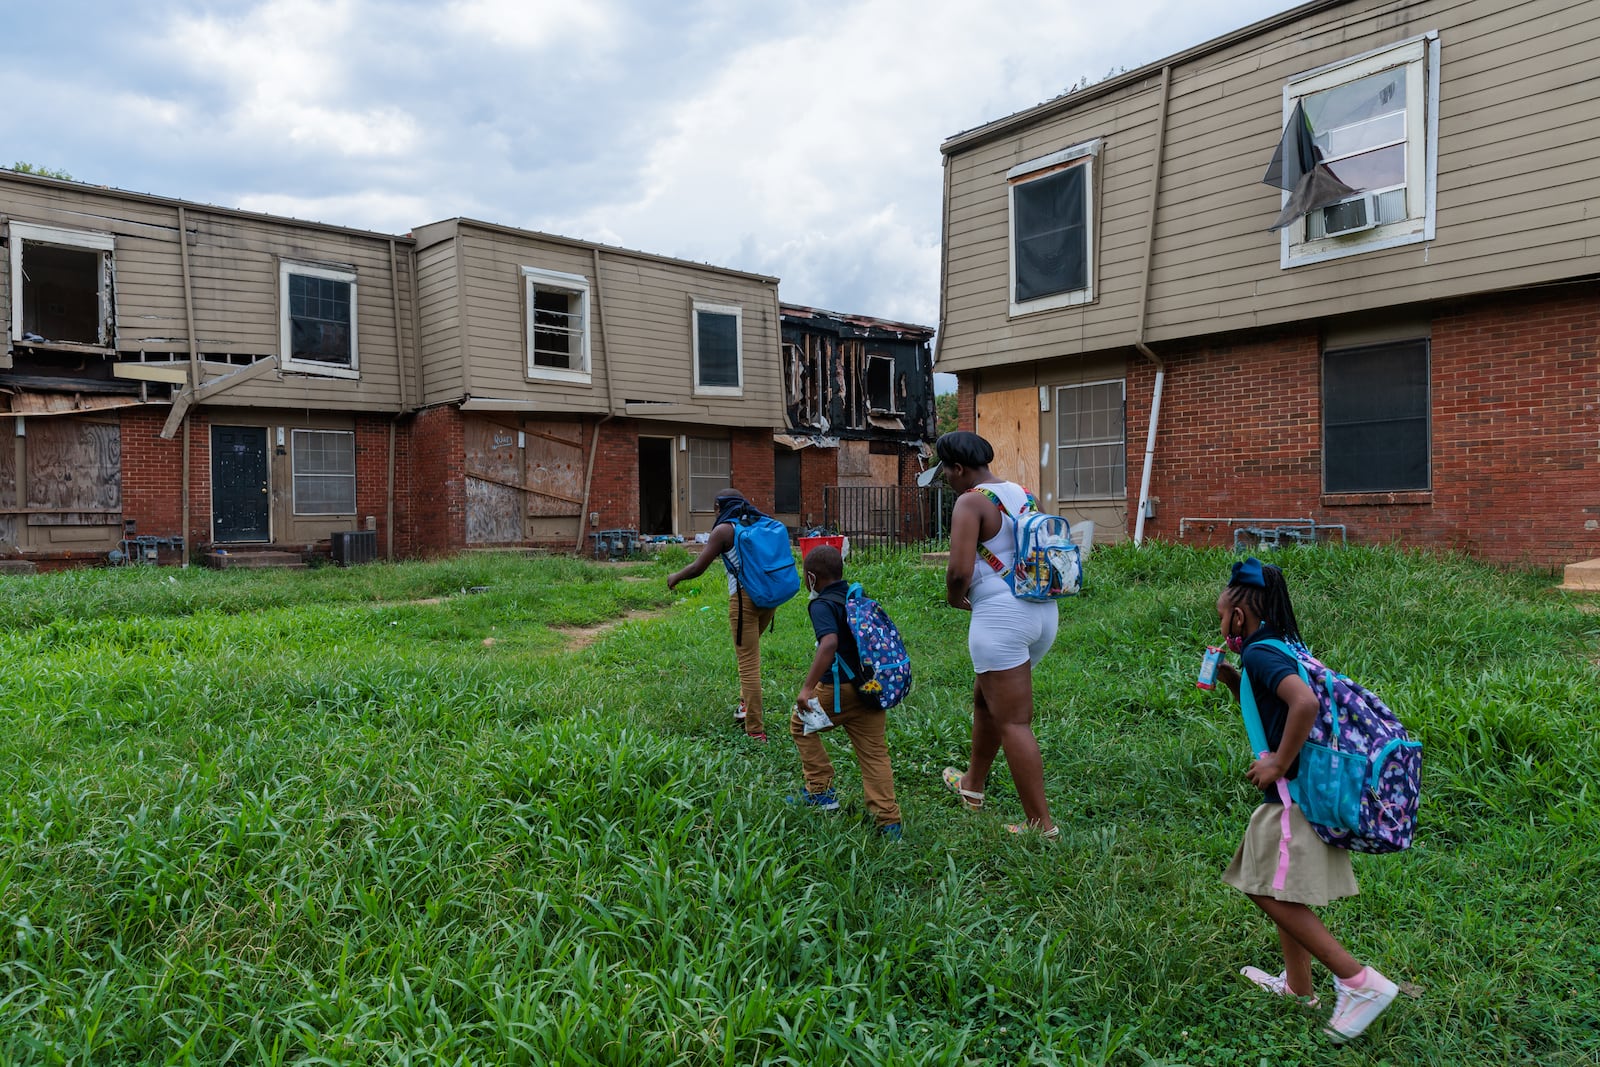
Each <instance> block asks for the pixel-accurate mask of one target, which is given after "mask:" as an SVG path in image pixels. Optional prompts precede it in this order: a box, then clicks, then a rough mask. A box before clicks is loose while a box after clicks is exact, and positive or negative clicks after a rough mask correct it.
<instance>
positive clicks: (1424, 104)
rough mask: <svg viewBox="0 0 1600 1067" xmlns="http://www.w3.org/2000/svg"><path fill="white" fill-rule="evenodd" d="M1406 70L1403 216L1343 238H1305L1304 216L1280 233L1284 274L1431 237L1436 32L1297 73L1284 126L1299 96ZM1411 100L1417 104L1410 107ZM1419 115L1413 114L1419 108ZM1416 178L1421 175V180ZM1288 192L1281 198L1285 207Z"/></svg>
mask: <svg viewBox="0 0 1600 1067" xmlns="http://www.w3.org/2000/svg"><path fill="white" fill-rule="evenodd" d="M1400 66H1404V67H1406V68H1407V71H1406V101H1407V103H1406V217H1405V218H1404V219H1403V220H1401V221H1399V222H1389V223H1384V224H1382V225H1379V226H1374V227H1373V228H1371V229H1369V230H1363V231H1361V232H1359V233H1353V234H1349V235H1347V236H1343V237H1322V238H1318V239H1316V240H1306V239H1305V233H1306V226H1307V221H1306V219H1305V218H1303V217H1302V218H1300V219H1296V220H1295V221H1294V222H1292V223H1290V224H1289V225H1288V226H1285V227H1284V228H1283V229H1282V230H1280V231H1279V236H1278V240H1279V252H1278V266H1279V268H1281V269H1284V270H1287V269H1288V268H1290V267H1300V266H1304V265H1306V264H1308V263H1324V262H1326V261H1328V260H1330V259H1343V258H1345V257H1346V256H1356V255H1362V254H1364V253H1367V252H1377V251H1380V250H1382V249H1385V248H1399V247H1401V246H1403V245H1411V244H1421V243H1423V242H1425V241H1431V240H1433V239H1434V223H1435V219H1434V213H1435V207H1436V198H1437V190H1438V185H1439V182H1438V177H1439V33H1438V31H1437V30H1433V31H1429V32H1428V33H1425V34H1422V35H1421V36H1418V37H1412V38H1410V39H1408V40H1405V41H1400V42H1398V43H1396V44H1392V45H1386V46H1385V47H1383V48H1376V49H1373V50H1372V51H1370V52H1364V53H1362V54H1361V55H1359V56H1355V57H1353V58H1351V59H1344V60H1340V61H1339V62H1337V63H1330V64H1327V65H1326V66H1322V67H1318V68H1316V69H1315V70H1308V71H1306V72H1305V73H1303V74H1296V75H1295V76H1294V77H1292V78H1290V79H1289V80H1288V81H1287V82H1286V83H1285V84H1284V87H1283V122H1284V123H1285V124H1286V123H1288V121H1289V116H1290V115H1291V114H1292V113H1293V111H1294V106H1295V104H1296V103H1297V102H1298V101H1299V100H1300V98H1301V97H1303V96H1309V95H1311V94H1312V93H1319V92H1323V91H1324V90H1327V89H1332V88H1335V87H1337V86H1340V85H1343V84H1345V83H1347V82H1353V81H1356V80H1358V79H1360V78H1365V77H1368V76H1370V75H1373V74H1377V73H1379V72H1380V71H1384V70H1388V69H1390V68H1392V67H1400ZM1412 101H1417V103H1416V104H1415V105H1414V104H1413V103H1412ZM1418 107H1420V108H1421V109H1422V114H1420V115H1418V114H1417V109H1418ZM1414 175H1420V176H1421V182H1420V188H1419V182H1417V181H1415V180H1413V176H1414ZM1288 202H1289V193H1288V192H1285V193H1284V194H1283V203H1285V204H1287V203H1288Z"/></svg>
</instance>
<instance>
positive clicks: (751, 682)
mask: <svg viewBox="0 0 1600 1067" xmlns="http://www.w3.org/2000/svg"><path fill="white" fill-rule="evenodd" d="M741 601H742V602H743V604H744V625H742V626H741V625H740V624H739V605H740V602H741ZM777 610H778V609H777V608H758V607H756V606H755V604H754V603H752V602H751V600H750V594H749V593H746V592H745V591H744V590H743V589H740V590H739V591H738V592H737V593H735V594H734V595H733V596H730V597H729V598H728V629H729V632H731V633H732V634H733V651H734V655H735V656H736V657H737V658H738V660H739V699H740V700H742V701H743V702H744V711H745V719H744V732H745V733H747V734H765V733H766V732H767V730H766V727H765V726H763V725H762V724H761V634H762V633H763V631H766V630H770V629H771V628H772V616H773V615H775V614H776V613H777Z"/></svg>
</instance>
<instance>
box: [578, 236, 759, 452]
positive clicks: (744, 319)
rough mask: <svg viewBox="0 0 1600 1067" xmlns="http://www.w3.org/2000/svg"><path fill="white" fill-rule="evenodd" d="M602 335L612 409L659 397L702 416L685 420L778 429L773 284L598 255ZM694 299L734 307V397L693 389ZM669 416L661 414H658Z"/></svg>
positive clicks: (657, 262)
mask: <svg viewBox="0 0 1600 1067" xmlns="http://www.w3.org/2000/svg"><path fill="white" fill-rule="evenodd" d="M601 279H602V288H603V290H604V293H605V310H606V314H607V316H608V318H607V323H606V330H607V338H608V340H609V341H610V343H611V353H610V354H611V358H612V359H613V360H614V363H613V366H612V374H613V375H614V381H613V387H614V389H615V391H616V398H617V402H618V403H619V404H622V403H625V402H627V401H630V400H650V401H657V400H665V401H668V402H670V403H677V404H688V405H691V406H693V407H695V408H698V409H700V410H702V411H704V412H705V413H706V414H705V415H698V414H696V415H690V416H683V418H684V419H686V420H687V421H690V422H701V421H709V422H712V423H714V424H717V425H729V426H772V427H780V426H782V425H784V414H783V392H782V381H781V376H780V360H779V347H778V332H779V323H778V298H777V289H776V286H774V285H771V284H768V283H764V282H761V281H757V280H755V279H752V278H747V277H742V276H739V275H733V274H726V273H720V272H716V271H709V270H705V271H702V270H696V269H694V268H693V267H690V266H687V265H682V266H680V265H678V264H674V263H666V262H662V261H659V260H652V259H643V258H634V257H629V256H623V255H617V254H611V253H605V254H602V257H601ZM696 300H699V301H702V302H706V303H712V304H723V305H730V306H737V307H738V308H739V309H740V345H741V351H742V362H743V375H744V388H743V393H742V395H741V396H697V395H696V394H695V392H694V341H693V338H694V332H693V318H692V316H693V308H694V302H695V301H696ZM662 417H664V418H665V417H669V416H662Z"/></svg>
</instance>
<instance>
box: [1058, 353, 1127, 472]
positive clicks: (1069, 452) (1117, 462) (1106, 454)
mask: <svg viewBox="0 0 1600 1067" xmlns="http://www.w3.org/2000/svg"><path fill="white" fill-rule="evenodd" d="M1127 455H1128V448H1127V437H1126V426H1125V422H1124V401H1123V388H1122V382H1120V381H1116V382H1099V383H1097V384H1094V385H1068V386H1060V387H1058V388H1057V389H1056V467H1057V471H1056V495H1057V496H1058V498H1059V499H1062V500H1076V499H1085V498H1090V497H1102V498H1103V497H1116V496H1124V495H1126V494H1127V491H1128V472H1127Z"/></svg>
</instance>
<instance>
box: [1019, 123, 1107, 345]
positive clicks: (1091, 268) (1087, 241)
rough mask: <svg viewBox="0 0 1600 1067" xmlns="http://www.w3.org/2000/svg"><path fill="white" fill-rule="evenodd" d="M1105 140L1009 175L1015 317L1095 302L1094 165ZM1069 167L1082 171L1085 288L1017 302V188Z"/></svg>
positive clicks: (1023, 165)
mask: <svg viewBox="0 0 1600 1067" xmlns="http://www.w3.org/2000/svg"><path fill="white" fill-rule="evenodd" d="M1102 141H1103V139H1102V138H1099V137H1096V138H1095V139H1094V140H1092V141H1084V142H1082V143H1081V144H1075V145H1072V146H1071V147H1069V148H1063V149H1062V150H1061V151H1059V152H1052V153H1050V154H1049V155H1047V156H1040V157H1039V158H1038V159H1030V160H1028V161H1027V162H1026V163H1018V164H1017V165H1016V166H1014V167H1012V168H1011V169H1010V170H1008V171H1006V263H1007V266H1008V278H1007V283H1006V303H1007V305H1008V306H1009V307H1010V312H1011V314H1012V315H1031V314H1034V313H1035V312H1039V311H1054V310H1056V309H1057V308H1064V307H1076V306H1078V305H1080V304H1088V303H1092V302H1093V301H1094V280H1095V269H1096V267H1097V263H1096V260H1095V225H1094V223H1095V170H1094V167H1095V161H1096V159H1097V157H1098V156H1099V155H1100V146H1101V144H1102ZM1069 166H1076V167H1083V168H1085V170H1084V175H1083V196H1084V205H1083V241H1084V248H1083V258H1084V275H1083V276H1084V287H1083V288H1082V289H1071V290H1068V291H1067V292H1064V293H1051V294H1050V295H1049V296H1041V297H1036V298H1035V299H1033V300H1025V301H1022V302H1020V303H1019V302H1018V301H1017V221H1016V220H1017V196H1016V192H1017V187H1018V186H1020V185H1026V184H1028V183H1029V182H1031V181H1036V180H1038V179H1040V178H1047V177H1049V176H1050V175H1052V174H1056V173H1058V172H1060V171H1062V170H1065V169H1066V168H1067V167H1069Z"/></svg>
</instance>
